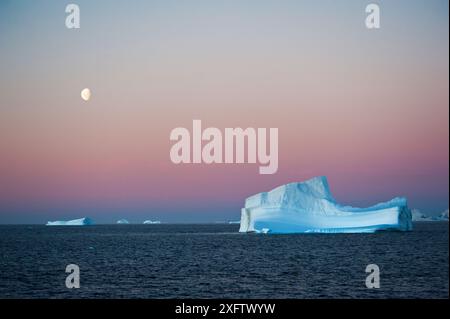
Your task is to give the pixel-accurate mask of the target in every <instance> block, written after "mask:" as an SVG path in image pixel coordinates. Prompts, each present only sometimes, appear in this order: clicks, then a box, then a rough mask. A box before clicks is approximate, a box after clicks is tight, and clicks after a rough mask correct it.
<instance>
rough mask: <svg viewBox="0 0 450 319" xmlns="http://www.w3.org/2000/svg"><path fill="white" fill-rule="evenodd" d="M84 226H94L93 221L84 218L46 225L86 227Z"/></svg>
mask: <svg viewBox="0 0 450 319" xmlns="http://www.w3.org/2000/svg"><path fill="white" fill-rule="evenodd" d="M86 225H94V221H93V220H92V219H90V218H89V217H84V218H79V219H73V220H66V221H53V222H47V224H46V226H86Z"/></svg>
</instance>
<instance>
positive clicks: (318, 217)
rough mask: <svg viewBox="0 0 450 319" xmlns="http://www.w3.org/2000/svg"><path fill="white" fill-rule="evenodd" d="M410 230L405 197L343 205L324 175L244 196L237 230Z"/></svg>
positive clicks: (319, 231) (296, 231)
mask: <svg viewBox="0 0 450 319" xmlns="http://www.w3.org/2000/svg"><path fill="white" fill-rule="evenodd" d="M379 230H400V231H407V230H412V221H411V212H410V210H409V209H408V207H407V203H406V199H405V198H399V197H397V198H394V199H392V200H390V201H388V202H384V203H379V204H377V205H374V206H372V207H368V208H355V207H350V206H342V205H340V204H338V203H336V201H335V200H334V198H333V196H332V194H331V192H330V189H329V186H328V181H327V179H326V177H324V176H322V177H315V178H312V179H310V180H307V181H305V182H301V183H291V184H286V185H282V186H280V187H277V188H275V189H273V190H271V191H269V192H264V193H259V194H256V195H254V196H251V197H249V198H247V200H246V201H245V207H244V208H242V211H241V226H240V230H239V231H240V232H264V233H267V232H270V233H359V232H375V231H379Z"/></svg>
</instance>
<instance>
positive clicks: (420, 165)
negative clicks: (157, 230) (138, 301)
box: [0, 0, 449, 224]
mask: <svg viewBox="0 0 450 319" xmlns="http://www.w3.org/2000/svg"><path fill="white" fill-rule="evenodd" d="M68 3H70V2H67V3H65V2H64V1H46V0H41V1H31V0H14V1H12V0H9V1H8V0H3V1H1V2H0V223H4V224H5V223H6V224H8V223H9V224H10V223H38V224H41V223H45V222H46V221H47V220H64V219H73V218H79V217H83V216H89V217H91V218H93V219H94V220H95V221H96V222H97V223H110V222H115V221H116V220H118V219H120V218H126V219H128V220H129V221H131V222H142V221H143V220H145V219H157V220H161V221H166V222H214V221H228V220H239V218H240V208H241V207H243V205H244V200H245V198H246V197H248V196H250V195H253V194H256V193H259V192H262V191H268V190H270V189H272V188H274V187H276V186H279V185H281V184H285V183H288V182H295V181H302V180H305V179H309V178H311V177H314V176H319V175H325V176H327V177H328V181H329V184H330V187H331V191H332V192H333V194H334V196H335V198H336V199H337V201H338V202H340V203H343V204H348V205H353V206H361V207H362V206H369V205H373V204H375V203H377V202H380V201H386V200H389V199H391V198H393V197H395V196H405V197H407V199H408V205H409V206H410V207H411V208H418V209H420V210H422V211H423V212H425V213H428V214H437V213H440V212H442V211H443V210H445V209H447V208H448V202H449V93H448V92H449V91H448V87H449V60H448V56H449V49H448V48H449V42H448V41H449V40H448V37H449V19H448V10H449V8H448V1H446V0H442V1H441V0H431V1H430V0H423V1H418V0H417V1H412V0H397V1H377V3H378V4H379V5H380V9H381V28H380V29H376V30H374V29H371V30H370V29H367V28H366V26H365V18H366V15H367V14H366V13H365V7H366V5H367V4H369V3H370V2H369V1H364V0H346V1H332V0H327V1H325V0H320V1H313V0H311V1H306V0H305V1H286V0H282V1H279V0H278V1H275V0H273V1H266V0H260V1H249V0H241V1H229V0H228V1H225V0H216V1H206V0H205V1H196V0H193V1H122V0H119V1H99V0H89V1H81V0H77V1H75V0H74V1H72V3H76V4H78V5H79V7H80V11H81V12H80V13H81V20H80V22H81V28H80V29H67V28H66V26H65V19H66V15H67V14H66V13H65V6H66V5H67V4H68ZM85 87H88V88H90V89H91V91H92V98H91V100H90V101H88V102H85V101H83V100H82V99H81V98H80V91H81V90H82V89H83V88H85ZM194 119H199V120H201V121H202V125H203V126H204V127H209V126H211V127H217V128H219V129H221V130H223V129H224V128H226V127H230V128H234V127H242V128H247V127H253V128H269V127H275V128H278V129H279V168H278V171H277V172H276V174H273V175H260V174H259V173H258V166H259V165H255V164H227V165H225V164H211V165H206V164H195V165H194V164H183V165H175V164H174V163H172V162H171V160H170V157H169V152H170V148H171V147H172V145H173V142H171V141H170V139H169V135H170V132H171V130H172V129H174V128H176V127H186V128H188V129H189V130H192V121H193V120H194Z"/></svg>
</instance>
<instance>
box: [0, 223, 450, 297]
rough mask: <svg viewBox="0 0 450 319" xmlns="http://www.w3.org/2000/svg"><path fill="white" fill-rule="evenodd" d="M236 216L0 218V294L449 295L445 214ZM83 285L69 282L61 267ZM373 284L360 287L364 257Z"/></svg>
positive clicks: (214, 295) (48, 295)
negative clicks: (223, 219)
mask: <svg viewBox="0 0 450 319" xmlns="http://www.w3.org/2000/svg"><path fill="white" fill-rule="evenodd" d="M238 228H239V225H228V224H195V225H188V224H160V225H98V226H81V227H79V226H73V227H64V226H62V227H58V226H56V227H46V226H36V225H20V226H19V225H17V226H15V225H11V226H9V225H8V226H7V225H4V226H0V298H233V299H234V298H236V299H238V298H448V297H449V290H448V270H449V263H448V251H449V245H448V238H449V234H448V232H449V225H448V223H446V222H429V223H415V224H414V230H413V231H412V232H383V233H377V234H295V235H270V234H265V235H263V234H241V233H238ZM69 264H76V265H77V266H78V267H79V269H80V288H73V289H69V288H67V287H66V283H65V282H66V277H67V276H68V275H69V274H68V273H66V272H65V270H66V266H67V265H69ZM369 264H376V265H377V266H378V267H379V270H380V288H372V289H369V288H367V287H366V277H367V276H368V275H369V273H366V266H367V265H369Z"/></svg>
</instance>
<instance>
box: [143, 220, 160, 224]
mask: <svg viewBox="0 0 450 319" xmlns="http://www.w3.org/2000/svg"><path fill="white" fill-rule="evenodd" d="M143 224H146V225H148V224H161V222H160V221H159V220H144V222H143Z"/></svg>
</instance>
